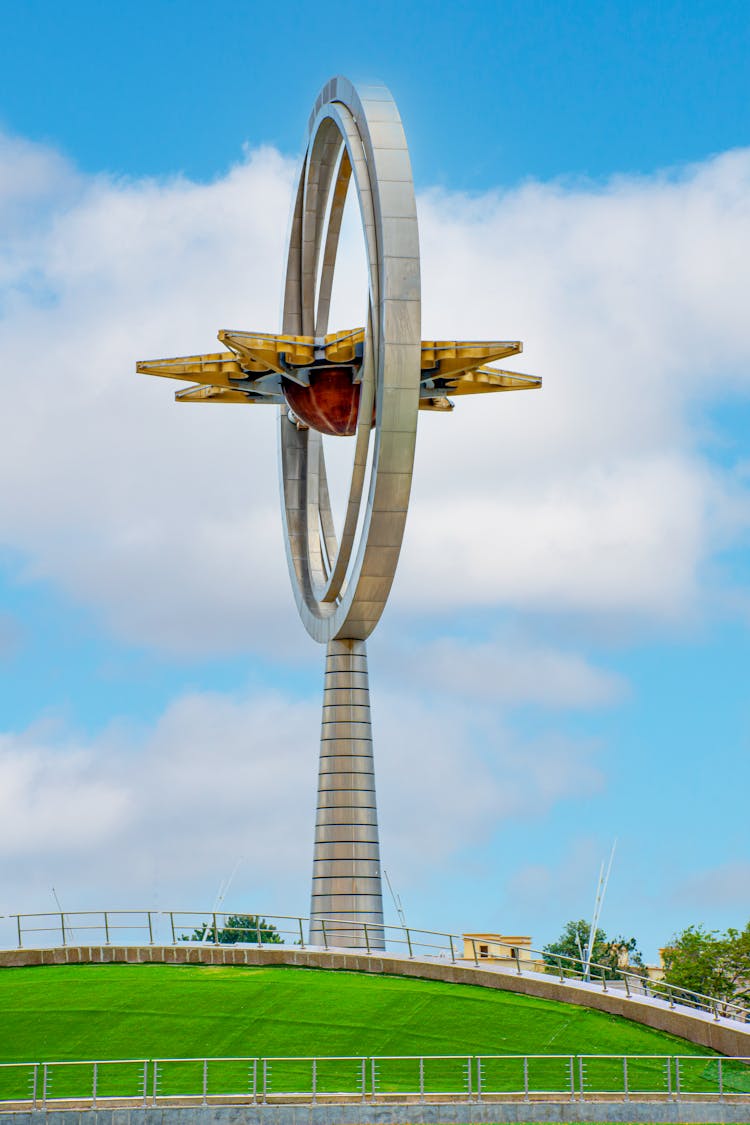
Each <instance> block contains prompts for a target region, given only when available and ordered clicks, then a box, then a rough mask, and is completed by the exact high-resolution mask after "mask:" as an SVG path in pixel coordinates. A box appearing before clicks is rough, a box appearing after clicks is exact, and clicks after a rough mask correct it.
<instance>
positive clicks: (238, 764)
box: [0, 690, 602, 913]
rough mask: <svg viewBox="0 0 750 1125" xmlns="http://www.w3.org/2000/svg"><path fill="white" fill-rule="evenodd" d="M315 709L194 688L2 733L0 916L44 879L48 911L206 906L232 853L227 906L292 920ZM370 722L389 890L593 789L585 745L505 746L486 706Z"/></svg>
mask: <svg viewBox="0 0 750 1125" xmlns="http://www.w3.org/2000/svg"><path fill="white" fill-rule="evenodd" d="M319 714H320V712H319V706H318V703H317V701H315V702H314V703H311V702H306V701H305V702H299V701H295V700H294V699H291V698H288V697H285V696H281V695H269V694H268V693H263V694H262V695H256V694H249V695H243V696H237V697H234V698H231V697H228V696H224V695H219V694H208V693H205V694H192V695H186V696H182V697H180V698H178V699H176V700H175V701H174V702H173V703H172V704H171V705H170V706H169V707H168V708H167V709H166V710H165V711H164V713H163V714H162V715H161V716H160V717H159V719H158V720H157V721H156V723H155V724H154V725H153V726H152V727H147V728H133V727H124V726H122V725H121V724H113V725H112V726H111V727H109V728H108V729H106V730H105V731H103V732H102V733H101V734H99V735H97V736H94V737H83V736H75V735H74V734H71V733H70V732H65V731H60V730H59V729H57V728H55V727H54V726H50V725H46V726H42V727H36V728H34V729H32V730H29V731H27V732H24V733H22V734H10V733H8V734H5V735H4V736H3V737H2V739H0V794H2V797H1V798H0V802H1V803H0V865H2V867H3V870H4V872H5V874H4V882H3V896H4V903H3V904H2V905H1V906H0V913H2V912H3V906H4V907H5V909H13V910H19V909H21V910H22V909H24V907H26V908H27V909H28V908H30V907H33V908H38V907H39V903H40V902H43V901H45V900H46V898H47V897H48V891H49V888H50V887H51V886H55V887H56V888H57V890H58V891H59V892H60V894H61V896H62V897H63V898H64V900H65V908H66V909H73V908H74V907H76V908H81V907H85V906H89V907H92V908H94V907H103V906H105V905H107V906H114V905H116V904H115V903H114V902H113V895H114V893H115V892H114V891H113V888H116V896H117V897H118V898H119V900H120V902H121V903H122V904H123V905H128V904H130V905H137V906H143V905H156V904H158V905H159V906H160V907H162V908H169V907H170V906H173V907H180V906H182V905H184V904H185V903H186V901H187V900H188V897H190V899H191V900H192V901H190V902H189V903H188V905H190V907H191V908H192V906H194V905H198V906H203V907H204V908H206V907H208V906H209V905H210V902H209V898H210V899H211V900H213V896H214V894H215V893H216V889H217V888H218V886H219V884H220V883H221V881H222V880H223V879H224V878H226V876H227V875H228V874H229V872H230V871H231V870H232V868H233V866H234V864H235V861H236V859H237V858H241V859H242V865H241V870H240V871H239V873H238V877H237V881H236V885H235V888H234V893H233V896H231V898H230V900H229V901H232V900H233V901H235V902H238V901H239V902H242V901H244V902H245V905H246V908H247V909H250V908H253V907H255V908H260V909H263V910H267V909H270V910H273V909H275V910H277V911H279V912H287V913H288V912H293V911H294V910H295V909H296V910H303V911H304V910H306V899H307V893H308V886H307V880H306V875H307V872H308V871H309V865H310V862H311V857H312V839H313V824H314V816H315V806H314V793H315V777H316V771H317V755H318V722H319ZM373 717H374V724H375V731H376V736H377V749H376V758H377V774H378V788H379V802H380V808H381V824H382V834H383V838H384V839H386V840H387V842H388V857H389V859H388V862H389V863H390V862H392V863H393V865H394V868H395V869H398V870H399V872H400V876H401V877H402V879H403V881H404V884H405V885H407V886H412V885H416V884H418V883H419V881H420V880H422V879H423V878H424V877H425V875H426V874H427V873H428V872H429V871H431V870H434V867H435V864H440V863H443V862H444V861H446V860H448V859H450V858H451V857H455V856H456V855H458V854H459V853H460V852H462V851H463V850H464V849H466V848H467V847H468V848H470V847H472V846H473V845H475V844H478V843H481V842H485V841H487V840H489V839H491V837H492V836H493V835H494V834H495V833H496V832H497V831H498V830H500V829H501V828H502V826H503V825H504V824H505V823H506V822H507V821H508V820H509V818H514V817H517V816H521V815H524V816H529V815H533V816H540V815H543V814H544V813H545V812H546V811H548V810H549V809H550V808H551V807H552V806H553V805H555V804H557V803H558V802H560V801H565V800H566V799H568V798H571V797H575V798H576V799H578V798H579V797H580V796H581V794H584V795H586V794H591V793H594V792H597V791H598V790H599V789H600V787H601V784H602V777H601V774H600V772H599V770H598V767H597V764H596V748H595V747H593V746H590V745H586V744H580V745H578V744H575V743H572V742H569V741H565V740H562V739H558V738H547V739H540V740H539V741H538V743H537V744H535V745H534V746H532V747H531V749H529V748H528V747H523V746H521V745H520V744H519V743H518V741H517V740H516V739H515V737H514V736H513V735H512V734H511V733H510V732H508V731H506V730H505V729H504V728H503V726H502V724H501V722H500V721H499V718H498V715H497V714H496V713H495V712H493V711H492V709H490V708H481V707H480V708H476V707H473V708H467V707H465V706H462V705H460V704H456V703H454V702H453V701H452V700H450V699H446V698H442V699H438V700H431V701H420V700H419V699H418V698H415V697H414V696H413V694H412V693H410V692H409V693H403V692H401V693H398V694H396V693H395V692H393V691H392V690H390V691H385V692H381V693H380V695H379V697H378V699H377V701H376V705H375V709H374V716H373ZM425 763H429V767H428V768H427V769H426V768H425ZM198 894H201V895H203V896H204V897H203V901H202V902H200V903H197V904H196V902H195V897H196V895H198ZM293 895H294V896H295V898H296V901H294V902H291V901H289V899H290V897H291V896H293ZM260 896H263V901H262V902H258V898H259V897H260ZM146 899H147V900H148V901H146ZM251 899H252V901H250V900H251ZM300 899H301V901H300ZM269 903H270V906H269Z"/></svg>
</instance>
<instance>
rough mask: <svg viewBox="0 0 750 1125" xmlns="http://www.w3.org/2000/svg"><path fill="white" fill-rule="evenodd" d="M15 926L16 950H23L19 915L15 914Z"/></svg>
mask: <svg viewBox="0 0 750 1125" xmlns="http://www.w3.org/2000/svg"><path fill="white" fill-rule="evenodd" d="M16 926H17V928H18V948H19V949H23V942H22V941H21V915H20V914H16Z"/></svg>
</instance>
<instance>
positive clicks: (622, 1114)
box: [0, 1099, 750, 1125]
mask: <svg viewBox="0 0 750 1125" xmlns="http://www.w3.org/2000/svg"><path fill="white" fill-rule="evenodd" d="M514 1121H519V1122H536V1121H539V1122H547V1121H550V1122H553V1121H561V1122H571V1123H572V1122H598V1121H612V1122H618V1121H621V1122H629V1121H632V1122H662V1121H663V1122H674V1123H675V1125H676V1123H678V1122H686V1123H697V1122H711V1123H713V1122H717V1123H718V1122H728V1123H729V1122H738V1123H740V1122H750V1099H745V1100H744V1101H743V1102H739V1101H737V1102H721V1101H690V1102H670V1101H648V1102H635V1101H633V1102H622V1101H621V1102H612V1101H609V1102H602V1101H586V1102H522V1101H513V1102H481V1103H477V1102H439V1103H435V1102H421V1103H416V1104H414V1103H412V1104H410V1105H403V1104H402V1105H394V1104H391V1103H388V1102H380V1103H378V1104H377V1105H369V1104H363V1103H362V1102H353V1103H347V1104H341V1103H338V1104H335V1105H331V1104H328V1105H309V1104H307V1105H222V1106H211V1105H209V1106H168V1107H161V1106H153V1107H152V1106H149V1107H147V1108H145V1109H143V1108H140V1109H84V1110H81V1109H67V1110H61V1109H49V1110H43V1109H36V1110H18V1111H15V1112H0V1125H480V1123H481V1125H490V1123H494V1122H498V1123H499V1122H514Z"/></svg>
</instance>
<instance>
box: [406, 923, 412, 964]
mask: <svg viewBox="0 0 750 1125" xmlns="http://www.w3.org/2000/svg"><path fill="white" fill-rule="evenodd" d="M404 929H405V930H406V944H407V945H408V947H409V957H410V958H411V957H413V956H414V953H413V952H412V948H411V934H410V933H409V927H408V926H405V927H404Z"/></svg>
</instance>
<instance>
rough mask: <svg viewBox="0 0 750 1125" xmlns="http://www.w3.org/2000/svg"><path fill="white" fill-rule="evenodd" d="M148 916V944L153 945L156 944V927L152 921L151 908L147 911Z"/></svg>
mask: <svg viewBox="0 0 750 1125" xmlns="http://www.w3.org/2000/svg"><path fill="white" fill-rule="evenodd" d="M146 916H147V918H148V944H149V945H153V944H154V927H153V925H152V923H151V911H150V910H149V911H147V913H146Z"/></svg>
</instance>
